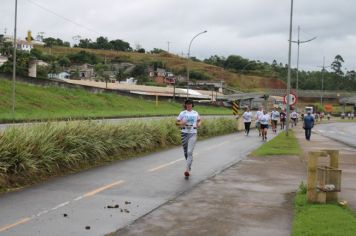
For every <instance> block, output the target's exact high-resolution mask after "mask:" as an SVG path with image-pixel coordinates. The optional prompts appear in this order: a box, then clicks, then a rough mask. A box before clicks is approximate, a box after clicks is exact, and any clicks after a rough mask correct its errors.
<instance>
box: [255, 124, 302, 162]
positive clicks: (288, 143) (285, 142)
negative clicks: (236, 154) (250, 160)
mask: <svg viewBox="0 0 356 236" xmlns="http://www.w3.org/2000/svg"><path fill="white" fill-rule="evenodd" d="M301 153H302V150H301V149H300V146H299V144H298V140H297V138H296V137H295V135H294V132H293V130H289V132H288V136H286V133H285V131H283V132H281V133H279V134H278V135H277V137H275V138H274V139H272V140H270V141H268V142H267V143H264V144H263V145H262V146H260V147H259V148H258V149H256V150H255V151H253V152H252V153H251V156H268V155H300V154H301Z"/></svg>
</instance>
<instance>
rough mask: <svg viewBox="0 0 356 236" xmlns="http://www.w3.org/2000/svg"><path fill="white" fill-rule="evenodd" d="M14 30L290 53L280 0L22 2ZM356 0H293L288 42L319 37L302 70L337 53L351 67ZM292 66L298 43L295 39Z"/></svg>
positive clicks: (177, 49)
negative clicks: (202, 33)
mask: <svg viewBox="0 0 356 236" xmlns="http://www.w3.org/2000/svg"><path fill="white" fill-rule="evenodd" d="M18 3H19V5H18V34H19V36H20V37H25V36H26V32H27V30H32V32H33V34H37V33H38V32H45V37H49V36H51V37H58V38H61V39H64V40H66V41H70V42H73V39H72V37H73V36H75V35H80V36H81V37H82V38H91V39H92V40H95V39H96V38H97V37H99V36H106V37H108V38H109V39H110V40H111V39H122V40H124V41H127V42H129V43H130V44H131V46H134V45H135V44H140V45H142V47H144V48H145V49H147V50H151V49H153V48H162V49H165V50H166V49H167V47H168V43H167V42H168V41H169V42H170V51H171V52H173V53H176V54H179V55H182V54H183V55H184V54H187V50H188V45H189V42H190V40H191V39H192V37H193V36H194V35H196V34H197V33H199V32H201V31H203V30H208V33H207V34H204V35H201V36H199V38H196V39H195V40H194V43H193V45H192V48H191V55H192V56H196V57H198V58H208V57H210V56H211V55H219V56H228V55H232V54H235V55H241V56H243V57H246V58H248V59H251V60H260V61H266V62H268V63H271V62H272V61H273V59H276V60H277V61H278V62H282V63H283V64H286V63H287V59H288V37H289V16H290V1H285V0H268V1H263V0H249V1H246V0H223V1H217V0H194V1H192V0H179V1H178V0H150V1H147V0H130V1H124V0H101V1H94V0H89V1H88V0H86V1H84V0H76V1H71V0H61V1H54V0H19V1H18ZM1 5H2V6H1V8H0V15H1V16H2V20H1V22H0V32H2V31H3V29H4V28H5V27H6V28H7V29H8V31H7V32H8V33H12V31H13V19H14V1H13V0H2V3H1ZM354 9H356V2H354V1H350V0H339V1H337V2H335V1H332V0H314V1H309V0H298V1H294V11H293V40H297V26H298V25H299V26H300V29H301V30H300V40H306V39H310V38H312V37H315V36H316V37H317V39H316V40H314V41H312V42H309V43H305V44H301V45H300V68H301V69H308V70H309V69H315V68H316V69H318V67H317V66H319V65H320V64H321V63H322V58H323V56H325V57H326V61H327V63H329V64H330V63H331V62H332V60H333V59H334V57H335V56H336V55H337V54H340V55H342V56H343V57H344V60H345V67H346V68H348V69H354V70H355V69H356V55H355V50H356V49H355V43H354V42H355V37H356V28H355V27H352V22H353V21H354V20H353V19H354ZM292 46H293V48H292V53H293V54H292V66H294V67H295V66H296V52H297V45H296V44H293V45H292Z"/></svg>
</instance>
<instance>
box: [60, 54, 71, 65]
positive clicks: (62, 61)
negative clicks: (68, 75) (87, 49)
mask: <svg viewBox="0 0 356 236" xmlns="http://www.w3.org/2000/svg"><path fill="white" fill-rule="evenodd" d="M58 64H59V65H60V66H62V67H68V66H70V60H69V58H68V57H66V56H63V57H61V58H59V60H58Z"/></svg>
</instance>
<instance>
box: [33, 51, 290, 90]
mask: <svg viewBox="0 0 356 236" xmlns="http://www.w3.org/2000/svg"><path fill="white" fill-rule="evenodd" d="M38 49H39V50H41V51H42V52H43V53H46V54H52V55H54V56H65V55H69V54H74V53H78V52H80V51H86V52H90V53H93V54H95V55H97V56H100V57H102V58H105V59H106V60H108V61H116V62H131V63H134V64H139V63H147V64H150V63H153V62H157V61H159V62H162V63H163V64H164V66H165V67H166V68H167V69H169V70H171V71H172V72H173V73H175V74H181V75H185V73H186V64H187V59H186V58H182V57H179V56H176V55H173V54H168V53H159V54H151V53H138V52H122V51H113V50H99V49H83V48H69V47H52V48H43V47H38ZM189 68H190V70H191V73H192V74H193V73H194V72H195V73H198V74H200V75H202V76H203V77H205V78H209V79H210V80H224V81H225V82H226V84H227V85H228V86H230V87H234V88H236V89H240V90H243V91H251V90H264V89H266V88H285V87H286V86H285V83H284V82H283V81H281V80H279V79H275V78H269V77H262V76H254V75H242V74H237V73H233V72H230V71H227V70H225V69H223V68H221V67H218V66H214V65H210V64H206V63H203V62H200V61H194V60H192V61H190V63H189Z"/></svg>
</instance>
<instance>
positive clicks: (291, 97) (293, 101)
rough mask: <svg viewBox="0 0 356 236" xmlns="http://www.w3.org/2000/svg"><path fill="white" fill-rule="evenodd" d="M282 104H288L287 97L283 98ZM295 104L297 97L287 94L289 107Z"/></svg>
mask: <svg viewBox="0 0 356 236" xmlns="http://www.w3.org/2000/svg"><path fill="white" fill-rule="evenodd" d="M283 100H284V103H285V104H287V102H288V95H285V96H284V99H283ZM296 102H297V96H296V95H295V94H294V93H290V94H289V105H294V104H295V103H296Z"/></svg>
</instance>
